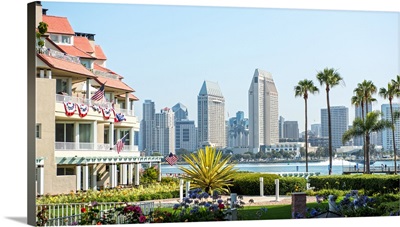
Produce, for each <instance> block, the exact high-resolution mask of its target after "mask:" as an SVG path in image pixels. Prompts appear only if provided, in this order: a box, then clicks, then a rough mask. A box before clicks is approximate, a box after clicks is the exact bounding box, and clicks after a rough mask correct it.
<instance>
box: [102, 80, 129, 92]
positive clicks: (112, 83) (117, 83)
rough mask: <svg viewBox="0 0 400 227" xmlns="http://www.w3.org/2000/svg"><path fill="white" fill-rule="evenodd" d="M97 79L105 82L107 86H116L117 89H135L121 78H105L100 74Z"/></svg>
mask: <svg viewBox="0 0 400 227" xmlns="http://www.w3.org/2000/svg"><path fill="white" fill-rule="evenodd" d="M95 80H97V81H98V82H99V83H100V84H104V83H106V84H105V86H106V87H111V88H116V89H121V90H125V91H128V92H134V91H135V90H133V89H132V88H131V87H129V86H128V85H126V84H125V83H124V82H122V81H120V80H114V79H111V78H105V77H102V76H98V77H97V78H96V79H95Z"/></svg>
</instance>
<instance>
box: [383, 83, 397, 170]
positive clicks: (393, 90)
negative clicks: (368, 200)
mask: <svg viewBox="0 0 400 227" xmlns="http://www.w3.org/2000/svg"><path fill="white" fill-rule="evenodd" d="M379 95H380V96H382V97H383V98H384V99H388V100H389V106H390V116H391V120H392V141H393V153H394V174H397V166H396V156H397V154H396V138H395V135H394V118H395V116H394V113H393V106H392V101H393V98H394V97H399V96H400V91H399V89H398V87H397V85H396V82H394V81H392V83H388V85H387V88H384V87H382V88H380V90H379Z"/></svg>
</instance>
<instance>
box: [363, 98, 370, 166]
mask: <svg viewBox="0 0 400 227" xmlns="http://www.w3.org/2000/svg"><path fill="white" fill-rule="evenodd" d="M365 113H366V114H368V101H367V99H365ZM363 121H365V120H364V119H363ZM368 139H369V132H367V133H366V135H365V143H364V149H365V150H364V169H365V171H366V172H367V173H370V171H369V170H370V163H369V141H367V140H368Z"/></svg>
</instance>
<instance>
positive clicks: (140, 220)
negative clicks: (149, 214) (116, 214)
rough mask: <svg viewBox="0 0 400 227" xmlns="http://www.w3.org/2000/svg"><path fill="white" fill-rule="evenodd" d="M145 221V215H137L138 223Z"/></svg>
mask: <svg viewBox="0 0 400 227" xmlns="http://www.w3.org/2000/svg"><path fill="white" fill-rule="evenodd" d="M145 221H146V216H143V215H141V216H140V217H139V222H140V223H143V222H145Z"/></svg>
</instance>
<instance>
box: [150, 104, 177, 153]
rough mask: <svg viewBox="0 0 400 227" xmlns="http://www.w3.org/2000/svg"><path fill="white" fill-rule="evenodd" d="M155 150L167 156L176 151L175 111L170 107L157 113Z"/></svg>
mask: <svg viewBox="0 0 400 227" xmlns="http://www.w3.org/2000/svg"><path fill="white" fill-rule="evenodd" d="M154 118H155V125H154V134H153V138H154V140H153V141H154V145H153V150H154V151H158V152H160V153H161V155H163V156H166V155H168V154H169V153H170V152H173V151H175V125H174V112H172V110H171V109H170V108H168V107H165V108H163V109H161V112H160V113H156V114H155V117H154Z"/></svg>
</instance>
